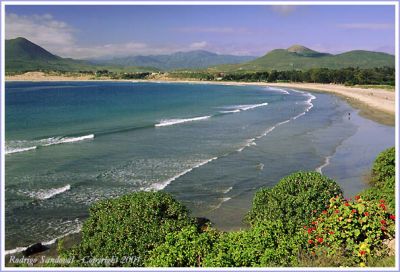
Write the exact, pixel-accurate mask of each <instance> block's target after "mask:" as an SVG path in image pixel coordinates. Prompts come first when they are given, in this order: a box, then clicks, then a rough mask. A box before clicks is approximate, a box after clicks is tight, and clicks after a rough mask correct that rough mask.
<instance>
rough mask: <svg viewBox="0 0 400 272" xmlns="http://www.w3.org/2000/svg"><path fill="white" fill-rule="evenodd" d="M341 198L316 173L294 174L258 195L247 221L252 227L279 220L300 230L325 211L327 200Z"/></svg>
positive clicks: (337, 190) (331, 182)
mask: <svg viewBox="0 0 400 272" xmlns="http://www.w3.org/2000/svg"><path fill="white" fill-rule="evenodd" d="M341 194H342V191H341V189H340V187H339V185H338V184H337V183H336V182H335V181H334V180H332V179H329V178H327V177H325V176H323V175H321V174H320V173H317V172H297V173H294V174H291V175H289V176H287V177H285V178H283V179H281V181H280V182H279V183H278V184H277V185H275V186H274V187H272V188H267V189H260V190H259V191H257V193H256V195H255V197H254V200H253V206H252V208H251V210H250V212H249V213H248V214H247V216H246V220H247V221H248V222H249V223H250V224H251V225H254V224H256V223H257V222H260V221H264V220H279V219H280V220H282V222H284V223H285V224H288V223H289V222H290V223H291V224H290V225H291V226H302V225H304V224H307V223H309V222H311V221H312V219H313V217H314V216H315V214H316V213H319V212H321V211H322V210H324V209H325V208H326V205H328V204H329V199H330V198H332V197H335V196H338V195H341ZM292 230H293V231H294V229H292Z"/></svg>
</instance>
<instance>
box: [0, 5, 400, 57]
mask: <svg viewBox="0 0 400 272" xmlns="http://www.w3.org/2000/svg"><path fill="white" fill-rule="evenodd" d="M18 36H23V37H26V38H28V39H30V40H31V41H33V42H35V43H37V44H39V45H41V46H43V47H45V48H46V49H48V50H50V51H51V52H54V53H56V54H58V55H60V56H63V57H74V58H93V57H112V56H124V55H148V54H164V53H171V52H176V51H189V50H198V49H202V50H209V51H213V52H217V53H223V54H237V55H257V56H258V55H264V54H265V53H266V52H268V51H270V50H272V49H276V48H287V47H289V46H291V45H293V44H301V45H305V46H307V47H310V48H312V49H314V50H318V51H322V52H330V53H339V52H344V51H349V50H354V49H364V50H375V51H383V52H388V53H392V54H393V53H394V47H395V8H394V6H362V5H358V6H343V5H342V6H316V5H313V6H11V5H8V6H6V38H8V39H9V38H15V37H18Z"/></svg>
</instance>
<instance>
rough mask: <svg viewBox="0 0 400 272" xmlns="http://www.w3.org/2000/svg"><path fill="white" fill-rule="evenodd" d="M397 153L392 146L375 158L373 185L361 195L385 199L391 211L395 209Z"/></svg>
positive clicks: (374, 198)
mask: <svg viewBox="0 0 400 272" xmlns="http://www.w3.org/2000/svg"><path fill="white" fill-rule="evenodd" d="M395 160H396V153H395V148H394V147H391V148H388V149H386V150H384V151H383V152H381V153H380V154H379V155H378V157H377V158H376V159H375V162H374V164H373V167H372V172H371V185H372V187H370V188H368V189H366V190H364V191H363V192H362V193H361V196H362V197H363V198H364V199H368V200H380V199H385V201H386V204H387V207H388V209H389V210H391V212H393V213H394V211H395V180H396V173H395V171H396V165H395Z"/></svg>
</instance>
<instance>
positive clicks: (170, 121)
mask: <svg viewBox="0 0 400 272" xmlns="http://www.w3.org/2000/svg"><path fill="white" fill-rule="evenodd" d="M210 117H211V116H200V117H194V118H187V119H166V120H161V122H160V123H158V124H155V125H154V126H156V127H165V126H172V125H176V124H182V123H187V122H194V121H201V120H206V119H208V118H210Z"/></svg>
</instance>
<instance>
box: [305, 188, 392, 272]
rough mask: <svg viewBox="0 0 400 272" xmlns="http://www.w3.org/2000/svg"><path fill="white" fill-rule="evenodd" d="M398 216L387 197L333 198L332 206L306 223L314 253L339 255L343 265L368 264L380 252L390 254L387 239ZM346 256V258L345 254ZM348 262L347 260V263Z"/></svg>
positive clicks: (309, 241) (326, 255) (331, 256)
mask: <svg viewBox="0 0 400 272" xmlns="http://www.w3.org/2000/svg"><path fill="white" fill-rule="evenodd" d="M394 221H395V216H394V215H393V214H391V213H390V212H388V210H387V207H386V204H385V201H384V200H380V201H379V202H377V201H365V200H363V199H362V197H360V196H356V199H355V200H354V201H346V200H342V199H339V198H332V199H330V204H329V207H328V208H327V209H326V210H324V211H322V213H321V214H320V216H319V217H318V218H317V219H316V220H315V221H313V222H311V224H310V225H309V226H304V233H305V236H307V239H308V252H309V253H310V254H311V255H312V256H315V255H317V256H322V257H328V258H334V259H335V258H337V259H338V260H340V263H337V264H336V265H341V266H343V265H344V266H354V265H360V266H366V265H369V262H371V259H373V258H376V257H377V256H378V257H379V256H381V257H384V256H387V252H386V251H385V245H384V241H385V240H388V239H392V238H393V237H394V231H395V224H394ZM343 257H344V258H343ZM343 262H345V263H343Z"/></svg>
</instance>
